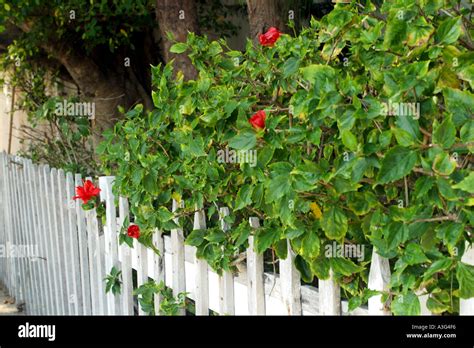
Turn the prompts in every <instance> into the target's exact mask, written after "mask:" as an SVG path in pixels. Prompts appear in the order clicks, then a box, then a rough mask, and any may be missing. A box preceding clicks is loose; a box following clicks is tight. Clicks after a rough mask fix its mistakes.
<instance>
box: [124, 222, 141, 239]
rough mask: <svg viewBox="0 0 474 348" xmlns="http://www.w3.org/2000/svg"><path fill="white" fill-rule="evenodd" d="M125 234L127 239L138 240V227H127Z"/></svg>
mask: <svg viewBox="0 0 474 348" xmlns="http://www.w3.org/2000/svg"><path fill="white" fill-rule="evenodd" d="M127 234H128V236H129V237H132V238H137V239H138V237H140V227H138V225H130V226H128V229H127Z"/></svg>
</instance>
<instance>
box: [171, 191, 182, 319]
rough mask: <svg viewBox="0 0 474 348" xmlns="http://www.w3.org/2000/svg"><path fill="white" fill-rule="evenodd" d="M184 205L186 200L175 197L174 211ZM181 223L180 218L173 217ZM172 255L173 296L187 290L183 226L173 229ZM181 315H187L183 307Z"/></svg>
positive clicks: (177, 222)
mask: <svg viewBox="0 0 474 348" xmlns="http://www.w3.org/2000/svg"><path fill="white" fill-rule="evenodd" d="M183 207H184V202H183V201H181V202H180V203H178V202H177V201H176V200H174V199H173V207H172V211H173V213H176V212H177V211H178V209H179V208H183ZM173 221H174V222H175V223H176V224H177V225H179V218H175V219H173ZM171 257H172V274H173V296H177V295H178V294H179V293H180V292H185V291H186V273H185V262H184V260H185V259H184V234H183V230H182V229H181V228H176V229H173V230H171ZM178 314H179V315H185V314H186V311H185V309H184V308H181V309H180V310H179V311H178Z"/></svg>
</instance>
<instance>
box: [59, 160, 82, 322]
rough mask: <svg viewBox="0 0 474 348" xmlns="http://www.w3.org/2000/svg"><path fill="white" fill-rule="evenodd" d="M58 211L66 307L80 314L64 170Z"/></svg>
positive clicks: (61, 178) (60, 175) (61, 177)
mask: <svg viewBox="0 0 474 348" xmlns="http://www.w3.org/2000/svg"><path fill="white" fill-rule="evenodd" d="M57 182H58V198H59V199H58V207H59V209H58V212H59V226H60V227H61V232H60V233H59V234H60V235H61V236H62V245H61V249H62V253H63V263H62V264H63V269H64V271H65V274H64V275H65V277H64V283H65V288H66V292H67V297H66V299H67V302H66V307H67V308H68V313H69V314H75V315H77V314H78V304H77V294H76V279H75V278H74V269H73V262H74V258H73V254H72V253H71V247H72V243H73V238H72V234H73V232H72V230H71V229H72V227H71V226H70V225H69V218H68V197H67V193H66V189H67V187H66V174H65V173H64V170H62V169H59V170H58V177H57Z"/></svg>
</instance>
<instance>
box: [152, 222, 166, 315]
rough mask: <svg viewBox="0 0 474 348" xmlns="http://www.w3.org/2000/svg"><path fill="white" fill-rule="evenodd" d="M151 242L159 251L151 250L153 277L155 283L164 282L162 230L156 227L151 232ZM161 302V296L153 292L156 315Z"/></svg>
mask: <svg viewBox="0 0 474 348" xmlns="http://www.w3.org/2000/svg"><path fill="white" fill-rule="evenodd" d="M153 244H154V245H155V247H156V249H157V250H158V252H159V253H160V254H159V255H157V254H156V253H155V252H153V279H154V280H155V282H156V283H157V284H160V283H161V282H163V283H164V282H165V265H164V263H165V259H164V253H165V246H164V240H163V235H162V232H161V231H160V230H159V229H156V230H155V233H154V234H153ZM161 302H162V296H161V295H160V294H155V297H154V304H155V314H156V315H159V313H160V305H161Z"/></svg>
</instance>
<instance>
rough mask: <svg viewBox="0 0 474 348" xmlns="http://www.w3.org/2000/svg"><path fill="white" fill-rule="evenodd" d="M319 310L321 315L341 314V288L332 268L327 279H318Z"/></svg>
mask: <svg viewBox="0 0 474 348" xmlns="http://www.w3.org/2000/svg"><path fill="white" fill-rule="evenodd" d="M318 284H319V310H320V314H321V315H341V288H340V287H339V285H338V284H337V283H336V280H335V278H334V274H333V271H332V269H331V270H330V271H329V279H327V280H321V279H319V283H318Z"/></svg>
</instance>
